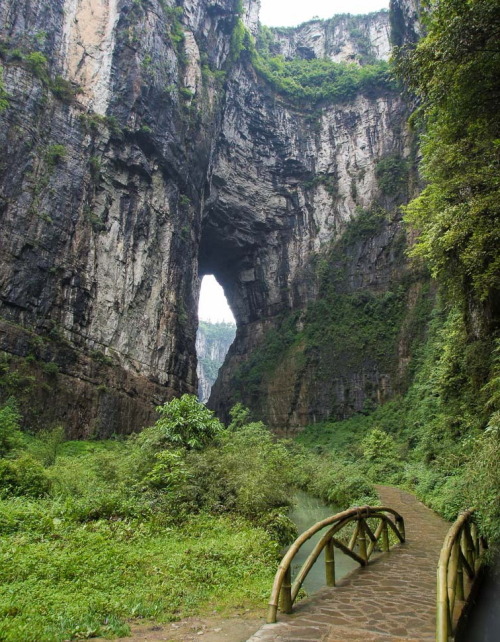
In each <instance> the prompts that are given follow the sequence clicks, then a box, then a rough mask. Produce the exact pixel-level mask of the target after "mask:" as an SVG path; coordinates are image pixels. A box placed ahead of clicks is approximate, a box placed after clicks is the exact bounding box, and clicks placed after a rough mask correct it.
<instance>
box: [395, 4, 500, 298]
mask: <svg viewBox="0 0 500 642" xmlns="http://www.w3.org/2000/svg"><path fill="white" fill-rule="evenodd" d="M427 8H428V9H429V12H428V14H427V18H426V27H427V35H426V37H425V38H423V39H422V40H421V41H420V42H419V43H418V45H417V46H416V47H413V46H407V47H403V48H400V49H399V51H398V52H397V54H396V63H397V68H398V71H399V74H400V75H401V76H402V77H403V79H404V80H405V82H406V84H407V86H408V87H409V89H410V90H411V91H412V92H414V93H415V94H416V96H417V98H418V100H419V105H420V106H419V109H418V111H417V118H416V120H417V122H418V119H420V123H421V124H422V125H423V126H424V127H425V135H424V136H423V145H422V152H423V175H424V178H425V179H426V180H427V182H428V185H427V187H426V188H425V189H424V191H423V192H422V194H421V195H420V196H419V197H418V198H417V199H415V200H414V201H412V203H411V204H410V206H409V207H408V210H407V212H408V217H407V218H408V221H409V222H410V223H411V224H412V225H413V226H414V227H416V228H417V229H418V230H419V231H420V237H419V241H418V243H417V246H416V248H415V250H414V254H415V255H418V256H421V257H424V258H425V259H426V260H427V261H428V262H429V264H430V267H431V269H432V272H433V274H434V276H438V277H439V278H440V280H441V281H442V282H444V284H445V285H446V286H447V289H448V291H451V292H452V293H453V295H455V296H456V295H457V294H460V293H462V292H464V291H472V292H473V293H474V294H475V295H476V296H477V297H478V298H480V299H482V300H486V299H487V298H489V297H491V296H492V295H493V294H494V292H495V291H498V288H499V286H500V254H499V253H498V247H499V241H500V225H499V220H500V198H499V196H500V195H499V189H500V118H499V113H500V110H499V108H500V44H499V43H500V12H499V11H498V2H497V1H496V0H470V1H468V2H467V1H464V0H434V1H433V2H429V3H428V6H427Z"/></svg>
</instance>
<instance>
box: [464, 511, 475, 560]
mask: <svg viewBox="0 0 500 642" xmlns="http://www.w3.org/2000/svg"><path fill="white" fill-rule="evenodd" d="M464 534H465V545H466V553H465V556H466V558H467V561H468V562H469V566H470V567H471V569H472V570H474V559H475V555H474V552H475V551H474V542H473V540H472V534H471V525H470V524H469V522H467V525H466V527H465V529H464Z"/></svg>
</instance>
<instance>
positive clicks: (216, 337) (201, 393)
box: [196, 274, 236, 403]
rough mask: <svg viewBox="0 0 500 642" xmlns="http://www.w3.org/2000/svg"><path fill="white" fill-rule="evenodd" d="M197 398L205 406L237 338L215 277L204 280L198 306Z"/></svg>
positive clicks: (221, 288)
mask: <svg viewBox="0 0 500 642" xmlns="http://www.w3.org/2000/svg"><path fill="white" fill-rule="evenodd" d="M198 319H199V325H198V332H197V335H196V355H197V358H198V366H197V374H198V398H199V400H200V401H201V402H202V403H206V402H207V401H208V399H209V397H210V392H211V390H212V386H213V384H214V383H215V381H216V379H217V375H218V372H219V369H220V367H221V366H222V364H223V363H224V360H225V358H226V355H227V353H228V350H229V348H230V347H231V344H232V343H233V341H234V338H235V336H236V321H235V318H234V315H233V312H232V310H231V308H230V307H229V304H228V302H227V299H226V296H225V293H224V289H223V287H222V286H221V285H220V284H219V282H218V281H217V279H216V278H215V276H214V275H213V274H206V275H204V276H203V277H202V281H201V287H200V298H199V304H198Z"/></svg>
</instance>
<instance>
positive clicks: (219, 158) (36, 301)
mask: <svg viewBox="0 0 500 642" xmlns="http://www.w3.org/2000/svg"><path fill="white" fill-rule="evenodd" d="M241 15H242V18H243V20H244V22H245V24H246V26H247V27H248V29H249V30H250V31H251V32H253V33H256V30H257V16H258V3H257V2H254V1H253V0H247V2H245V3H244V5H243V7H242V10H241ZM237 19H238V7H237V3H236V2H235V1H233V0H216V1H215V2H212V1H211V2H208V1H207V0H185V1H184V3H182V4H179V6H177V4H174V2H169V1H167V0H162V1H161V2H160V1H159V0H140V1H137V0H44V1H42V0H30V1H29V2H28V0H16V1H14V0H10V1H5V2H2V3H1V5H0V29H1V34H0V37H1V63H2V67H3V83H4V85H5V90H6V91H7V92H8V95H9V97H8V102H9V107H8V108H7V109H6V110H5V111H3V112H2V113H0V120H1V126H0V145H1V148H2V161H1V175H0V349H1V350H2V351H3V353H4V358H5V363H6V364H7V365H5V368H7V369H9V368H11V369H12V368H21V369H22V368H23V367H25V365H26V359H28V360H29V362H31V363H32V364H33V363H35V365H36V368H38V370H37V372H38V374H37V385H32V384H29V385H28V384H26V386H24V387H22V386H21V388H20V389H19V390H9V391H8V392H9V393H11V392H13V393H15V394H16V395H17V396H19V397H20V398H21V400H22V399H23V398H26V399H28V398H29V399H30V400H32V401H33V405H34V406H37V403H38V404H39V405H43V403H44V401H45V399H46V397H47V389H50V390H51V393H50V394H51V396H52V398H53V399H54V400H56V401H55V402H54V403H53V404H52V405H51V408H50V409H49V410H48V411H46V412H45V414H44V415H43V416H44V417H45V418H46V421H47V422H51V421H55V420H58V421H63V422H64V423H65V424H66V425H67V426H68V427H69V428H70V430H71V431H72V434H73V435H76V436H79V435H86V434H91V433H94V434H98V435H108V434H111V433H113V432H127V431H130V430H133V429H137V428H140V427H141V426H143V425H145V424H146V423H147V422H148V421H151V419H152V418H153V414H154V413H153V408H154V406H155V405H156V404H158V403H161V402H162V401H163V400H165V399H167V398H169V397H171V396H173V395H177V394H182V393H183V392H193V391H195V390H196V383H197V382H196V351H195V336H196V326H197V315H196V306H197V299H198V290H199V276H200V275H203V274H205V273H214V274H215V275H216V276H217V278H218V280H219V281H220V282H221V283H222V284H223V285H224V287H225V289H226V294H227V295H228V297H229V298H230V300H231V303H232V308H233V309H234V311H235V316H236V318H237V321H238V335H237V340H236V343H235V345H234V346H233V348H232V349H231V352H230V356H229V357H228V360H227V362H226V365H225V367H224V369H223V372H222V376H221V377H220V379H219V382H218V384H217V386H216V388H215V391H214V395H213V401H212V403H213V405H214V406H215V407H217V408H218V409H219V410H220V411H221V412H223V411H224V409H225V408H226V407H227V406H228V404H230V403H231V402H232V401H233V397H234V394H233V393H234V391H235V389H236V390H237V387H236V388H235V387H234V385H233V383H234V378H235V377H237V375H238V371H239V368H240V366H241V365H242V364H244V363H245V362H247V361H248V360H249V359H251V355H252V353H253V351H254V350H255V349H258V348H259V346H262V345H264V343H265V337H266V335H268V333H269V331H270V330H272V329H273V328H277V327H280V323H282V321H283V318H284V317H286V316H287V315H289V314H290V313H295V312H297V313H300V311H301V310H302V311H303V310H305V309H306V308H307V305H308V304H309V303H310V302H313V301H315V300H316V299H317V297H318V295H319V294H320V291H321V283H320V281H319V280H318V277H317V272H316V271H315V268H314V263H315V261H316V262H317V261H318V260H319V258H318V257H321V256H323V255H324V254H325V252H327V251H328V249H329V247H330V245H331V244H332V242H334V241H335V240H336V239H338V238H340V237H341V236H342V233H343V231H344V230H345V229H346V228H347V226H348V224H349V221H351V220H353V219H356V218H357V216H358V213H359V212H360V211H361V210H365V209H370V208H372V207H373V206H374V204H377V207H379V206H380V207H384V208H386V209H387V210H388V211H390V210H392V209H394V207H396V205H397V204H398V203H399V202H401V200H402V199H401V194H398V195H388V194H386V193H384V191H383V189H382V188H381V186H380V184H379V179H380V173H379V172H378V169H377V168H378V164H379V163H380V162H381V161H383V160H384V159H390V158H398V159H403V160H404V159H406V158H408V157H409V155H410V151H411V149H410V139H409V136H408V134H407V132H406V130H405V127H404V121H405V115H406V109H405V105H404V104H403V102H402V99H401V97H400V96H399V95H398V93H397V91H389V90H387V91H386V90H383V91H382V90H381V91H376V92H374V94H373V95H362V94H359V95H358V96H357V97H356V98H355V99H354V100H352V101H350V102H344V103H341V104H324V105H321V106H319V107H318V108H316V109H304V108H299V107H298V106H297V105H294V104H293V102H290V101H288V100H287V99H286V98H284V97H283V96H281V95H280V94H279V92H276V90H275V88H273V87H272V86H271V85H269V84H268V82H266V81H265V80H263V79H262V78H261V77H259V76H258V75H257V74H256V72H255V70H254V68H253V66H252V64H251V62H250V60H249V58H248V57H247V56H242V57H241V59H240V60H239V61H232V62H231V39H232V34H233V31H234V29H235V26H236V25H237ZM353 25H354V26H353ZM387 33H388V18H387V14H386V13H381V14H377V15H374V16H371V17H368V18H363V19H361V18H359V19H357V18H356V19H355V20H354V21H353V19H347V18H342V19H339V20H337V21H335V20H334V21H329V22H328V23H326V24H323V25H322V24H321V23H317V22H315V21H313V22H312V23H308V24H306V25H304V26H302V27H300V28H298V29H296V30H290V31H289V32H288V33H286V34H284V33H281V32H276V33H275V36H274V37H275V45H273V46H275V47H276V52H281V53H283V55H285V56H288V57H290V56H292V57H293V56H299V57H313V56H316V57H321V56H325V55H326V56H328V57H330V58H332V59H333V60H353V61H356V62H359V63H360V64H364V62H366V61H369V59H375V58H380V59H384V58H386V57H387V53H388V44H387V43H388V39H387ZM337 39H338V41H337ZM337 50H338V51H337ZM388 220H389V219H388ZM396 229H399V223H398V222H397V220H395V219H391V222H390V223H387V229H386V231H385V232H383V234H385V236H381V237H380V236H379V237H377V238H379V241H373V243H372V244H371V245H370V246H369V247H368V246H367V247H365V248H361V249H358V253H360V256H359V257H358V259H356V260H357V261H358V263H359V261H361V262H362V263H363V265H366V269H365V268H363V270H361V271H360V270H358V271H356V269H355V267H353V268H352V270H351V273H350V274H351V276H349V279H350V282H351V281H352V282H355V281H359V280H361V281H362V282H367V283H370V284H371V285H370V287H373V288H374V289H380V288H382V289H383V287H385V286H384V285H383V282H385V281H386V280H387V279H388V278H390V274H391V270H394V269H395V267H394V265H392V264H391V265H390V266H389V267H388V268H386V267H383V268H382V267H380V266H381V265H382V264H383V265H384V266H386V263H387V262H388V261H389V259H387V258H382V259H381V258H380V257H381V256H382V257H387V256H389V255H391V250H390V249H389V250H388V249H387V247H386V246H385V245H384V246H383V247H382V245H383V244H384V243H388V244H389V245H390V244H391V243H392V239H394V238H395V237H396V236H397V234H396V232H395V231H394V230H396ZM377 243H378V244H377ZM372 259H373V262H371V261H372ZM353 260H354V259H353ZM380 261H382V263H381V262H380ZM389 263H390V261H389ZM353 265H354V264H353ZM373 272H375V273H376V275H375V276H374V274H373ZM349 287H350V286H349ZM353 287H354V286H353ZM285 357H286V359H288V360H289V359H290V358H291V357H290V355H288V356H287V355H283V358H285ZM298 361H300V359H298ZM50 362H53V363H54V364H56V366H55V367H56V368H57V373H56V374H54V368H52V374H51V376H50V377H49V375H48V374H47V372H48V371H50V368H49V369H47V367H46V366H47V364H48V363H50ZM287 363H288V362H287ZM33 368H35V366H33ZM297 369H300V367H299V365H297V364H296V365H294V366H290V368H289V371H290V377H289V378H288V383H287V385H288V387H290V386H291V387H292V388H294V390H295V389H298V388H297V386H298V385H299V384H298V383H297V379H296V373H297V371H298V370H297ZM358 374H359V373H358ZM358 374H356V373H354V374H353V376H358ZM379 374H380V376H379V378H378V379H377V381H379V383H380V381H382V379H380V377H382V376H384V373H379ZM308 376H309V375H308ZM301 380H302V379H301ZM273 381H274V383H273ZM383 381H384V382H385V379H384V380H383ZM377 385H379V384H377ZM273 386H274V388H273ZM276 386H278V388H279V382H278V380H277V379H273V378H272V377H271V378H270V379H269V380H268V381H266V382H264V383H263V384H262V385H261V387H260V392H259V401H258V403H256V402H255V399H254V396H255V395H254V396H251V397H250V398H248V397H247V398H246V397H245V394H241V395H240V396H241V397H242V400H243V401H247V402H249V403H252V404H253V405H254V406H255V407H257V408H258V411H259V412H260V413H261V414H262V415H263V416H264V417H265V418H267V419H269V420H271V421H272V423H274V424H275V425H278V426H283V425H299V424H303V423H305V422H307V421H308V420H310V419H311V417H312V414H313V411H312V410H311V408H310V404H309V402H308V401H307V399H308V398H309V397H310V393H308V392H307V391H304V390H305V389H303V388H301V390H303V391H302V392H301V393H300V394H299V395H298V397H297V395H296V397H297V398H299V397H300V398H301V399H303V400H304V401H303V402H301V403H300V404H299V406H297V407H296V409H295V410H293V411H290V404H291V403H292V402H291V401H290V400H287V399H288V398H287V397H286V395H285V396H283V395H281V397H282V399H284V401H282V402H280V403H281V404H282V406H283V411H279V412H278V411H275V410H274V409H273V408H274V406H273V405H272V403H271V402H270V403H271V405H269V403H267V401H265V398H267V397H266V396H268V395H269V394H271V393H272V394H274V392H273V390H275V389H277V388H276ZM311 386H312V383H311ZM380 386H381V387H383V388H384V389H387V390H388V393H387V394H390V390H391V385H390V383H386V382H385V383H380ZM380 386H379V387H380ZM299 387H300V386H299ZM253 394H254V393H252V395H253ZM280 394H281V393H280ZM294 394H295V393H294ZM339 394H340V393H339ZM23 395H24V397H23ZM263 399H264V401H262V400H263ZM294 403H296V402H294ZM318 403H319V402H318ZM359 403H362V400H360V401H359ZM308 404H309V405H308ZM287 405H288V407H287ZM296 405H297V404H296ZM320 405H321V404H320ZM358 405H359V404H358ZM356 407H357V406H356ZM348 411H349V410H348V408H347V406H346V410H345V412H348ZM322 413H323V415H328V414H331V413H332V409H331V407H330V408H329V409H324V411H322ZM323 415H322V416H323Z"/></svg>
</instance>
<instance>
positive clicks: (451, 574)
mask: <svg viewBox="0 0 500 642" xmlns="http://www.w3.org/2000/svg"><path fill="white" fill-rule="evenodd" d="M459 546H460V545H459V543H458V542H455V543H454V545H453V547H452V549H451V555H450V564H449V567H448V582H447V584H448V609H449V611H450V619H451V620H453V610H454V608H455V597H456V594H457V572H458V560H459V557H460V556H459Z"/></svg>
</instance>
